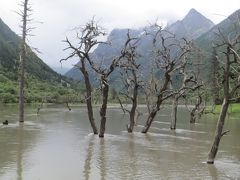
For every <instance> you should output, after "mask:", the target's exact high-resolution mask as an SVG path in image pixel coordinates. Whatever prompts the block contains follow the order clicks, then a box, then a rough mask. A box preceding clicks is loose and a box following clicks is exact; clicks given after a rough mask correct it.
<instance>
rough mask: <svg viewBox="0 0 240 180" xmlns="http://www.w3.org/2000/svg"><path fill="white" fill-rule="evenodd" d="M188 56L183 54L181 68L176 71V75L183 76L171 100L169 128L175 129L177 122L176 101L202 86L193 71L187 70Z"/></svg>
mask: <svg viewBox="0 0 240 180" xmlns="http://www.w3.org/2000/svg"><path fill="white" fill-rule="evenodd" d="M187 59H188V58H187V57H186V56H185V57H184V59H183V61H182V65H181V68H180V70H179V72H178V76H183V77H182V80H179V81H180V82H181V83H180V84H181V86H180V87H179V88H175V93H174V95H173V98H172V99H173V100H172V113H171V125H170V129H176V122H177V110H178V101H179V99H180V98H182V97H183V98H186V96H187V95H188V93H189V92H193V91H195V90H197V89H199V88H200V87H201V86H202V83H201V82H198V80H197V77H196V75H195V73H193V72H192V70H187V67H186V66H187V64H188V60H187Z"/></svg>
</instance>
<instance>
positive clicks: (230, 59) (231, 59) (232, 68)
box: [207, 16, 240, 164]
mask: <svg viewBox="0 0 240 180" xmlns="http://www.w3.org/2000/svg"><path fill="white" fill-rule="evenodd" d="M236 22H237V23H236V24H234V27H235V29H234V31H232V32H231V33H229V34H227V35H226V34H224V33H223V32H222V30H221V29H220V28H218V32H217V36H218V39H219V41H218V42H215V43H214V47H215V48H216V49H217V53H218V55H223V58H221V56H219V57H218V60H219V61H220V62H221V63H222V64H223V65H224V67H223V81H222V83H223V93H224V95H223V96H224V99H223V103H222V108H221V112H220V115H219V118H218V122H217V128H216V131H215V137H214V141H213V144H212V147H211V150H210V152H209V154H208V159H207V163H209V164H213V163H214V159H215V157H216V154H217V152H218V147H219V143H220V140H221V138H222V136H223V135H225V134H226V133H227V132H228V131H223V128H224V123H225V118H226V115H227V111H228V107H229V104H230V102H231V100H233V99H234V95H235V93H236V91H237V90H238V89H239V88H240V55H239V45H240V26H239V16H238V17H237V21H236Z"/></svg>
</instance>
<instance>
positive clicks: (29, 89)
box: [0, 19, 83, 103]
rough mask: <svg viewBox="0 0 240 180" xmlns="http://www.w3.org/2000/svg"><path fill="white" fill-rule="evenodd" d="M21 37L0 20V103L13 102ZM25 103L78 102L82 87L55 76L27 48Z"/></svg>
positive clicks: (15, 93)
mask: <svg viewBox="0 0 240 180" xmlns="http://www.w3.org/2000/svg"><path fill="white" fill-rule="evenodd" d="M20 42H21V39H20V38H19V37H18V36H17V35H16V34H15V33H14V32H13V31H12V30H11V29H10V28H9V27H8V26H7V25H6V24H5V23H4V22H3V21H2V20H1V19H0V103H17V102H18V96H19V90H18V89H19V83H18V73H19V72H18V71H19V46H20ZM26 63H27V64H26V77H25V78H26V80H27V81H26V82H27V83H26V102H27V103H34V102H42V101H44V102H55V103H63V102H73V101H74V102H79V101H81V98H82V97H81V92H82V91H83V90H82V86H81V85H80V84H79V83H77V82H75V81H73V80H71V79H70V78H66V77H64V76H61V75H59V74H58V73H56V72H55V71H53V70H52V69H51V68H50V67H49V66H47V65H46V64H45V63H44V62H43V61H42V60H41V59H40V58H38V57H37V55H36V54H35V53H34V52H32V51H31V49H30V48H28V49H27V61H26Z"/></svg>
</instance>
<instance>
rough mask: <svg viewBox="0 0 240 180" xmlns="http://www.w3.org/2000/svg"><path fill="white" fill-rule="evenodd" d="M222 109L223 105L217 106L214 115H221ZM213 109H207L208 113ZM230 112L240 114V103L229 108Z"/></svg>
mask: <svg viewBox="0 0 240 180" xmlns="http://www.w3.org/2000/svg"><path fill="white" fill-rule="evenodd" d="M221 107H222V105H217V106H216V107H215V108H214V110H213V113H215V114H219V113H220V111H221ZM211 109H212V107H210V106H209V107H207V111H210V110H211ZM228 112H229V113H240V103H233V104H230V106H229V108H228Z"/></svg>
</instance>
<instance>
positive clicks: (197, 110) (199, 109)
mask: <svg viewBox="0 0 240 180" xmlns="http://www.w3.org/2000/svg"><path fill="white" fill-rule="evenodd" d="M186 107H187V109H188V111H189V113H190V123H191V124H193V123H195V122H196V120H197V119H200V118H201V116H202V114H203V112H204V109H205V105H203V93H198V96H197V100H196V103H195V104H194V106H193V108H190V107H188V105H187V103H186Z"/></svg>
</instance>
